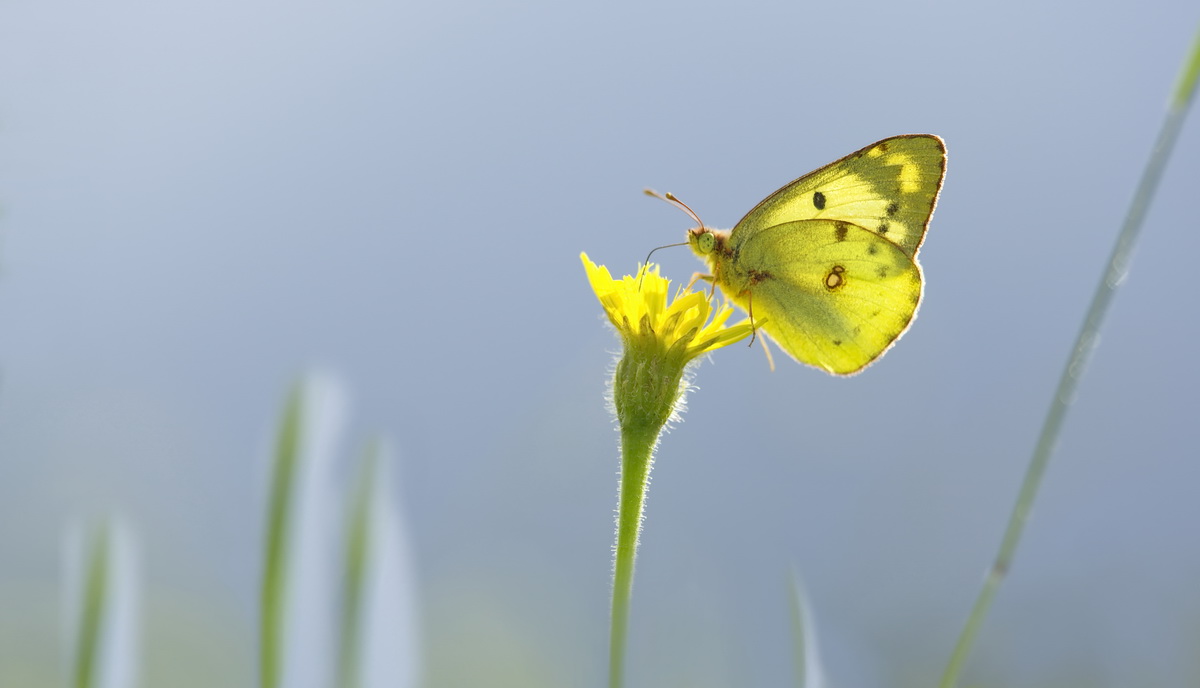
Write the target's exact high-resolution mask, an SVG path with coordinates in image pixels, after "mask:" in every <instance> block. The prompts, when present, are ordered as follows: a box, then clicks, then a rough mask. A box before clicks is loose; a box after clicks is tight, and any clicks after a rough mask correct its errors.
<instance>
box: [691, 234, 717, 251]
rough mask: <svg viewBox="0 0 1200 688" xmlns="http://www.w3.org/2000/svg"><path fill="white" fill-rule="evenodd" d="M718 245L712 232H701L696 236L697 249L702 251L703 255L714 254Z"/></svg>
mask: <svg viewBox="0 0 1200 688" xmlns="http://www.w3.org/2000/svg"><path fill="white" fill-rule="evenodd" d="M716 243H717V238H716V237H714V236H713V235H712V233H711V232H701V233H700V234H697V235H696V248H698V249H700V252H701V253H712V250H713V246H714V245H715V244H716Z"/></svg>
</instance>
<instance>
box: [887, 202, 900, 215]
mask: <svg viewBox="0 0 1200 688" xmlns="http://www.w3.org/2000/svg"><path fill="white" fill-rule="evenodd" d="M898 212H900V204H899V203H897V202H895V201H892V202H891V203H888V207H887V216H888V217H895V216H896V213H898Z"/></svg>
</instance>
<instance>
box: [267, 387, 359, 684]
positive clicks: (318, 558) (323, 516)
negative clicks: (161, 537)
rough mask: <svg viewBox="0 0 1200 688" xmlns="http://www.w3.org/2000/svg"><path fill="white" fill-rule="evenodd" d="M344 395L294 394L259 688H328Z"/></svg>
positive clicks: (270, 514) (278, 483)
mask: <svg viewBox="0 0 1200 688" xmlns="http://www.w3.org/2000/svg"><path fill="white" fill-rule="evenodd" d="M342 398H343V397H342V394H341V388H340V386H339V385H338V384H337V383H336V381H335V380H334V379H333V378H332V377H329V376H323V375H321V376H317V375H314V376H309V377H308V378H307V379H305V381H304V382H302V383H298V384H296V385H295V386H294V387H293V388H292V390H291V391H290V392H289V394H288V398H287V401H286V403H285V406H284V412H283V416H282V418H281V420H280V423H279V429H278V432H277V435H276V440H275V447H274V455H273V458H272V463H271V474H270V488H269V489H270V496H269V500H268V506H267V530H266V534H265V553H264V561H263V574H262V587H261V598H260V605H261V609H260V621H259V623H260V628H259V653H260V656H259V685H260V686H261V688H279V687H280V686H290V687H300V686H322V687H323V686H326V685H328V682H329V678H330V676H329V675H328V664H329V662H328V660H329V658H330V657H331V655H332V648H331V644H332V638H331V637H330V635H331V633H332V630H333V629H332V619H331V618H330V617H331V615H332V609H331V605H332V595H333V592H332V585H333V583H332V576H331V575H329V574H328V571H329V569H330V567H331V556H330V555H331V552H330V551H329V550H330V543H331V538H330V534H331V528H332V526H331V520H332V519H331V518H330V516H331V514H330V511H331V509H330V504H331V503H332V501H333V499H332V497H330V496H329V494H328V490H329V487H330V484H331V481H330V479H329V472H330V466H331V464H332V462H333V443H334V440H335V438H336V436H337V434H338V432H339V431H340V428H341V425H342V418H343V415H344V413H343V402H342Z"/></svg>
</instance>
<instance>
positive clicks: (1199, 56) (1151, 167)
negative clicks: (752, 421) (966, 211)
mask: <svg viewBox="0 0 1200 688" xmlns="http://www.w3.org/2000/svg"><path fill="white" fill-rule="evenodd" d="M1197 76H1200V33H1197V35H1196V39H1195V40H1194V41H1193V43H1192V50H1191V53H1190V55H1189V57H1188V61H1187V62H1186V63H1185V64H1184V69H1183V72H1182V75H1181V77H1180V80H1179V83H1178V84H1177V85H1176V89H1175V93H1174V94H1173V96H1172V99H1171V104H1170V106H1169V108H1168V110H1167V116H1166V119H1165V120H1164V121H1163V126H1162V130H1161V131H1160V132H1159V135H1158V140H1157V141H1156V142H1155V144H1154V150H1153V151H1152V152H1151V154H1150V159H1149V161H1148V162H1147V163H1146V168H1145V170H1144V171H1143V172H1142V178H1141V181H1140V182H1139V183H1138V187H1137V191H1136V192H1135V193H1134V195H1133V201H1132V202H1131V204H1130V207H1129V212H1128V214H1127V215H1126V216H1125V222H1124V224H1123V225H1122V226H1121V232H1120V234H1119V235H1118V236H1117V242H1116V244H1115V245H1114V246H1113V250H1112V254H1111V255H1110V256H1109V260H1108V267H1107V269H1106V270H1105V271H1104V277H1103V278H1102V279H1101V280H1100V285H1099V286H1098V287H1097V288H1096V292H1095V294H1093V296H1092V303H1091V305H1090V306H1089V307H1088V310H1087V315H1086V316H1085V317H1084V320H1083V326H1082V327H1081V328H1080V330H1079V336H1078V337H1077V338H1076V340H1075V346H1074V348H1073V350H1072V353H1071V357H1070V359H1068V361H1067V365H1066V367H1065V368H1064V369H1063V372H1062V376H1061V377H1060V378H1059V380H1058V389H1057V390H1056V391H1055V393H1054V398H1053V400H1052V401H1051V402H1050V410H1049V412H1048V413H1047V414H1046V420H1045V421H1044V423H1043V425H1042V432H1041V435H1040V436H1039V437H1038V441H1037V445H1036V446H1035V447H1034V450H1033V458H1032V459H1030V462H1029V468H1028V469H1026V471H1025V478H1024V480H1023V481H1022V483H1021V491H1020V493H1019V494H1018V496H1017V501H1016V504H1014V505H1013V511H1012V514H1011V515H1010V516H1009V519H1008V526H1007V527H1006V528H1005V531H1004V539H1003V540H1002V541H1001V543H1000V550H999V551H998V552H997V553H996V559H995V561H994V562H993V563H992V568H991V570H990V571H989V572H988V575H987V579H986V580H985V581H984V583H983V588H982V589H981V590H980V591H979V597H978V598H976V600H975V605H974V606H973V607H972V609H971V615H970V616H969V617H967V623H966V626H965V627H964V628H963V630H962V634H961V635H960V636H959V638H958V642H957V644H956V645H955V647H954V653H953V654H952V655H951V657H950V662H949V664H948V665H947V666H946V672H945V673H944V674H943V675H942V681H941V683H940V684H939V685H940V687H941V688H954V686H956V685H958V677H959V674H960V673H961V672H962V668H963V665H964V664H965V663H966V661H967V657H968V655H969V654H970V652H971V648H972V646H973V645H974V643H975V639H976V637H977V636H978V635H979V630H980V628H981V627H982V625H983V621H984V619H985V618H986V617H987V613H988V610H989V609H990V608H991V606H992V601H993V599H995V597H996V591H997V590H998V589H999V587H1000V583H1001V582H1002V581H1003V580H1004V577H1005V576H1006V575H1007V573H1008V570H1009V568H1010V567H1011V566H1012V561H1013V557H1014V555H1015V554H1016V551H1017V546H1018V545H1019V544H1020V541H1021V534H1022V533H1023V532H1024V530H1025V524H1026V522H1027V521H1028V519H1029V513H1030V511H1032V509H1033V502H1034V500H1035V498H1036V497H1037V492H1038V488H1039V487H1041V484H1042V477H1043V476H1044V475H1045V473H1046V467H1047V465H1048V464H1049V463H1050V457H1051V455H1052V454H1053V453H1054V448H1055V445H1056V444H1057V443H1058V435H1059V433H1060V431H1061V430H1062V424H1063V420H1064V419H1065V418H1066V415H1067V408H1068V407H1069V406H1070V404H1071V402H1072V401H1073V400H1074V398H1075V393H1076V390H1077V389H1078V387H1079V380H1080V379H1081V378H1082V377H1083V372H1084V369H1085V368H1086V367H1087V362H1088V359H1090V358H1091V354H1092V351H1093V350H1094V349H1095V344H1096V342H1097V340H1098V338H1099V334H1100V326H1101V325H1102V324H1103V322H1104V316H1105V314H1106V313H1107V312H1108V308H1109V305H1110V304H1111V303H1112V298H1113V295H1114V294H1115V293H1116V290H1117V287H1119V286H1120V284H1121V282H1122V281H1123V280H1124V278H1125V275H1126V273H1127V272H1128V269H1129V262H1130V260H1131V258H1132V255H1133V248H1134V245H1135V244H1136V243H1137V237H1138V234H1139V233H1140V232H1141V229H1142V221H1143V220H1144V219H1145V216H1146V210H1147V209H1148V208H1149V207H1150V201H1151V199H1152V198H1153V197H1154V191H1155V189H1156V188H1157V187H1158V181H1159V179H1160V178H1161V177H1162V172H1163V169H1164V168H1165V167H1166V165H1167V159H1168V158H1169V157H1170V155H1171V151H1172V150H1173V149H1174V147H1175V139H1176V138H1177V137H1178V134H1179V130H1180V128H1181V127H1182V126H1183V119H1184V116H1185V115H1186V114H1187V108H1188V105H1189V104H1190V103H1191V99H1192V95H1193V92H1194V90H1195V85H1196V79H1197Z"/></svg>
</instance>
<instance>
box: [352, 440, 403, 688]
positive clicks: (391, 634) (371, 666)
mask: <svg viewBox="0 0 1200 688" xmlns="http://www.w3.org/2000/svg"><path fill="white" fill-rule="evenodd" d="M391 466H392V459H391V456H390V453H389V452H388V451H387V449H386V447H385V446H384V445H382V444H380V443H376V444H374V445H373V446H371V447H370V448H369V449H368V451H367V454H366V457H365V459H364V462H363V467H362V469H361V473H360V476H359V481H358V484H357V486H356V489H355V493H354V497H353V503H352V504H351V507H350V513H349V517H348V523H347V536H346V546H345V577H344V583H343V591H342V621H341V628H342V635H341V648H340V649H341V652H340V655H339V662H338V676H339V681H340V682H339V684H338V685H339V688H376V687H380V688H382V687H383V686H388V687H389V688H392V687H395V688H407V687H409V686H415V685H417V676H418V674H419V671H418V669H419V661H418V658H417V655H418V648H417V642H416V637H417V631H416V627H417V619H416V617H417V612H416V594H415V591H414V582H413V579H414V576H413V566H412V558H411V555H410V554H409V552H410V549H409V546H408V537H407V532H406V529H405V528H404V524H403V521H402V519H401V511H400V509H399V508H398V505H397V504H396V503H395V500H394V498H393V494H394V492H393V490H392V489H391V486H392V484H393V483H392V480H391V473H392V471H391Z"/></svg>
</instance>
